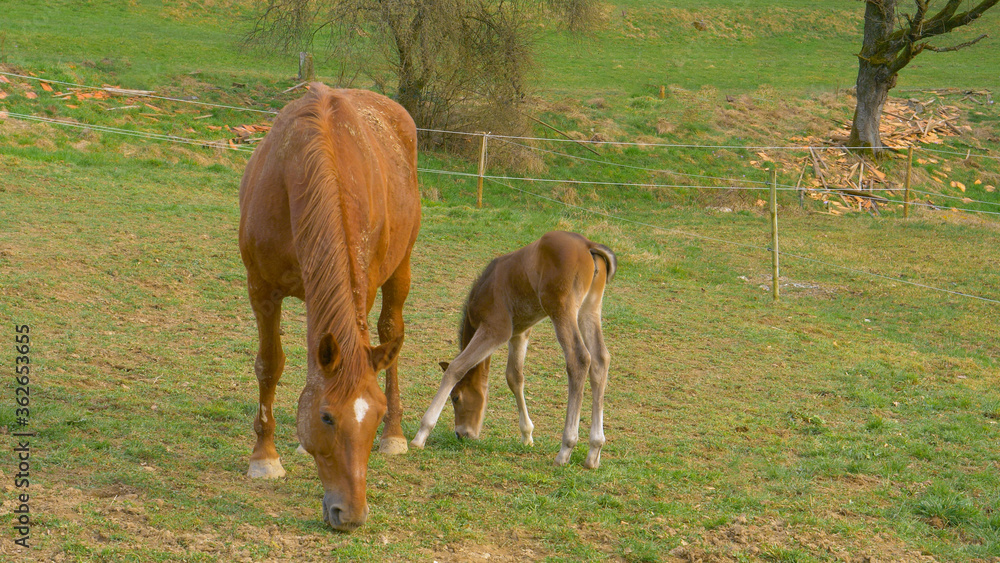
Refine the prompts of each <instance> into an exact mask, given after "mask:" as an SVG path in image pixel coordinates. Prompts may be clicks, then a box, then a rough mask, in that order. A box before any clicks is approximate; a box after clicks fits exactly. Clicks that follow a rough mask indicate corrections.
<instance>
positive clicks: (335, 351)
mask: <svg viewBox="0 0 1000 563" xmlns="http://www.w3.org/2000/svg"><path fill="white" fill-rule="evenodd" d="M316 360H317V361H318V362H319V367H321V368H323V372H324V373H327V374H329V373H333V372H335V371H337V370H338V369H340V363H341V360H342V358H341V356H340V346H338V345H337V340H336V339H334V338H333V335H332V334H330V333H329V332H328V333H326V334H324V335H323V338H320V340H319V347H318V348H316Z"/></svg>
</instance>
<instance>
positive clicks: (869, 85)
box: [847, 0, 896, 154]
mask: <svg viewBox="0 0 1000 563" xmlns="http://www.w3.org/2000/svg"><path fill="white" fill-rule="evenodd" d="M895 15H896V0H866V5H865V30H864V39H863V40H862V44H861V53H860V54H858V81H857V98H858V105H857V107H855V109H854V122H853V123H852V125H851V137H850V139H848V141H847V146H849V147H863V148H868V149H871V152H872V153H873V154H878V153H879V152H881V151H882V150H884V149H885V147H884V145H882V138H881V137H880V136H879V132H878V126H879V123H881V121H882V107H883V106H884V105H885V100H886V98H888V97H889V90H891V89H892V88H893V87H894V86H895V85H896V74H895V73H894V72H892V71H891V70H890V69H889V63H890V62H892V59H891V57H886V56H885V54H884V53H880V52H879V51H880V49H879V46H880V43H882V42H883V41H885V40H886V39H888V37H889V35H890V34H892V32H893V28H894V26H895Z"/></svg>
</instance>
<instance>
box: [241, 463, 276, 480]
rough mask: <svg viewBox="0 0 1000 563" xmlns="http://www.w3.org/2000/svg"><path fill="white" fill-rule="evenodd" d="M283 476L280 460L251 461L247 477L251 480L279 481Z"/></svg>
mask: <svg viewBox="0 0 1000 563" xmlns="http://www.w3.org/2000/svg"><path fill="white" fill-rule="evenodd" d="M284 476H285V468H284V467H282V466H281V460H280V459H251V460H250V469H248V470H247V477H250V478H251V479H280V478H282V477H284Z"/></svg>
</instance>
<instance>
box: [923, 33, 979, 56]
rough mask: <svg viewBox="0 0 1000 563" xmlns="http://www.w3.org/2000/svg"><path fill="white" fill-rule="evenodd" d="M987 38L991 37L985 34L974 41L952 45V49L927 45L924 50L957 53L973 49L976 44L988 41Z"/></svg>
mask: <svg viewBox="0 0 1000 563" xmlns="http://www.w3.org/2000/svg"><path fill="white" fill-rule="evenodd" d="M987 37H989V35H987V34H985V33H984V34H982V35H980V36H979V37H977V38H975V39H973V40H972V41H966V42H965V43H961V44H958V45H952V46H951V47H934V46H931V45H926V44H925V46H924V49H927V50H928V51H934V52H935V53H947V52H949V51H957V50H959V49H964V48H966V47H971V46H973V45H975V44H976V43H979V42H980V41H982V40H983V39H986V38H987Z"/></svg>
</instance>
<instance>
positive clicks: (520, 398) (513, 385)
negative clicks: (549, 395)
mask: <svg viewBox="0 0 1000 563" xmlns="http://www.w3.org/2000/svg"><path fill="white" fill-rule="evenodd" d="M530 334H531V333H530V330H529V331H525V332H523V333H521V334H515V335H514V336H513V337H511V339H510V343H509V344H508V346H507V350H508V351H507V385H508V386H509V387H510V390H511V391H513V393H514V401H516V402H517V426H518V428H520V429H521V441H522V442H523V443H524V445H526V446H531V445H533V444H534V443H535V442H534V440H533V439H532V438H531V432H532V431H533V430H534V429H535V425H534V424H532V423H531V417H529V416H528V405H527V404H526V403H525V402H524V355H525V353H527V351H528V336H529V335H530Z"/></svg>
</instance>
